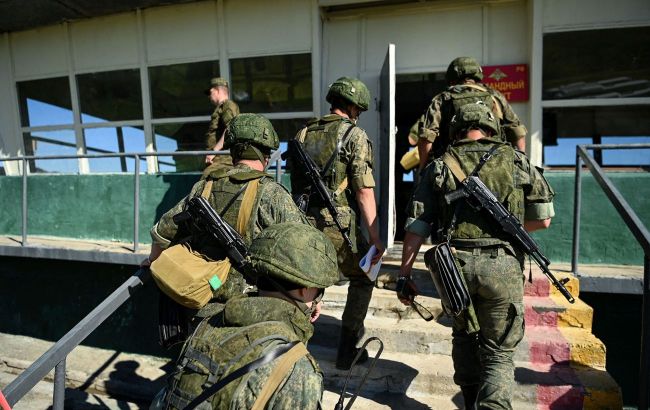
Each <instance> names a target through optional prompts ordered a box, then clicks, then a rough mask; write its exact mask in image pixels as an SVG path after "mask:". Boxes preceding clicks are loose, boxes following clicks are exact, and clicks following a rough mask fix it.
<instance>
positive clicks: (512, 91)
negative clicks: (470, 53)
mask: <svg viewBox="0 0 650 410" xmlns="http://www.w3.org/2000/svg"><path fill="white" fill-rule="evenodd" d="M483 83H484V84H487V85H489V86H490V87H492V88H494V89H496V90H499V91H501V93H502V94H503V95H505V96H506V98H507V99H508V101H510V102H517V101H528V64H511V65H493V66H487V67H486V66H483Z"/></svg>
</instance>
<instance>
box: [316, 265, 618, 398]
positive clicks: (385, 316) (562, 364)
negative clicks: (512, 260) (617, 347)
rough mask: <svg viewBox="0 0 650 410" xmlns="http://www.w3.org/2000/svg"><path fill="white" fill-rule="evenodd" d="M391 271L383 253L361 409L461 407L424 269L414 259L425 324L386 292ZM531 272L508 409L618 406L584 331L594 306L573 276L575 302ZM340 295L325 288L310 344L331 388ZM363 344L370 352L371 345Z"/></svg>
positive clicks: (338, 289)
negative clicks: (427, 316) (372, 359)
mask: <svg viewBox="0 0 650 410" xmlns="http://www.w3.org/2000/svg"><path fill="white" fill-rule="evenodd" d="M418 260H421V258H418ZM398 269H399V261H398V260H397V255H390V254H389V255H387V257H386V258H385V261H384V264H383V265H382V271H381V273H380V276H379V278H378V287H379V288H376V289H375V290H374V293H373V298H372V301H371V305H370V308H369V311H368V316H367V317H366V320H365V327H366V334H365V337H370V336H377V337H379V338H380V339H381V340H382V341H383V343H384V351H383V353H382V355H381V357H380V359H379V360H378V361H377V363H376V365H375V368H374V369H373V370H372V373H371V374H370V376H369V377H368V380H367V381H366V384H365V385H364V386H363V388H362V392H361V394H360V397H363V398H364V399H366V400H369V401H370V402H371V403H374V405H375V406H376V407H373V406H370V407H361V408H368V409H371V408H383V407H382V406H388V407H389V408H399V409H422V408H433V409H443V410H444V409H459V408H463V401H462V396H461V394H460V390H459V388H458V387H457V386H456V385H455V384H454V382H453V363H452V360H451V321H450V320H449V318H448V317H446V316H445V315H444V314H443V312H442V308H441V305H440V300H439V299H438V297H437V295H436V292H435V289H434V288H433V284H432V282H431V279H430V277H429V273H428V271H426V268H425V267H424V264H423V263H421V262H420V263H416V265H415V266H414V270H413V277H414V280H415V281H416V283H417V285H418V287H419V289H420V291H421V292H422V295H421V296H418V299H417V300H418V301H419V302H420V303H421V304H422V305H424V306H425V307H427V309H429V310H430V311H431V313H433V315H434V317H435V318H436V319H435V320H433V321H431V322H425V321H424V320H423V319H421V318H420V316H418V315H417V314H416V313H415V312H414V311H413V309H411V308H408V307H406V306H404V305H402V304H401V303H400V302H399V301H398V300H397V297H396V296H395V292H394V291H393V290H391V289H394V285H395V278H396V276H397V272H398ZM526 274H528V272H526ZM532 274H533V282H532V283H528V282H526V288H525V298H524V304H525V308H526V311H525V319H526V335H525V337H524V340H523V341H522V343H521V344H520V346H519V348H518V351H517V353H516V354H515V365H516V370H515V380H516V387H515V390H514V392H513V401H514V402H513V406H514V408H515V409H549V408H551V409H554V410H558V409H620V408H622V406H623V404H622V398H621V392H620V388H619V387H618V385H617V384H616V382H615V381H614V380H613V379H612V378H611V376H610V375H609V374H608V373H607V371H606V369H605V346H604V345H603V343H602V342H601V341H600V340H599V339H597V338H596V337H595V336H594V335H593V334H592V333H591V324H592V317H593V310H592V309H591V307H589V306H588V305H586V304H585V303H584V302H582V301H581V300H580V299H579V298H578V296H579V282H578V280H577V279H576V278H574V277H571V278H570V279H571V280H570V282H569V283H568V284H567V285H566V286H567V288H569V290H570V291H571V293H572V294H573V295H574V296H575V297H576V302H575V304H569V303H568V302H567V301H566V300H565V299H564V298H563V297H562V295H560V294H559V293H558V292H557V291H556V290H555V289H551V288H552V286H551V285H550V283H549V281H548V279H547V278H546V276H544V274H543V273H542V272H541V271H540V270H539V269H538V268H537V269H536V267H535V266H533V269H532ZM562 275H563V274H562V273H558V274H557V277H558V278H559V277H563V276H562ZM346 295H347V286H334V287H331V288H329V289H328V290H327V291H326V293H325V297H324V302H325V305H324V308H323V314H322V315H321V318H320V319H319V321H318V322H317V325H316V332H315V335H314V337H313V338H312V340H311V342H310V344H309V350H310V351H311V352H312V354H313V355H314V356H315V357H316V358H317V359H318V361H319V363H320V364H321V367H322V369H323V371H324V373H325V380H326V385H327V388H328V390H330V391H334V392H337V391H339V390H340V389H341V386H342V385H343V383H344V381H345V376H346V372H344V371H340V370H337V369H336V368H335V366H334V360H335V357H336V344H337V342H338V331H339V326H340V317H341V314H342V311H343V307H344V305H345V299H346ZM369 348H370V349H369V350H370V351H371V353H372V354H374V352H375V350H373V349H377V345H376V344H375V345H374V346H373V345H372V344H371V345H370V346H369ZM367 368H368V365H367V364H364V365H361V366H358V367H357V368H355V369H354V370H353V373H352V377H351V381H350V386H351V387H349V388H348V392H353V391H354V390H355V389H356V385H357V384H358V383H359V381H360V379H361V377H362V376H363V374H364V373H365V371H366V370H367ZM356 407H357V404H356V403H355V408H356Z"/></svg>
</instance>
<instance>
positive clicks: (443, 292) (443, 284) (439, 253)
mask: <svg viewBox="0 0 650 410" xmlns="http://www.w3.org/2000/svg"><path fill="white" fill-rule="evenodd" d="M424 262H425V264H426V265H427V268H428V269H429V272H430V273H431V279H432V280H433V284H434V285H435V287H436V290H437V291H438V295H439V296H440V301H441V302H442V308H443V309H444V310H445V313H447V314H448V315H452V316H458V315H460V314H461V313H462V312H463V311H464V310H466V309H467V308H468V307H469V306H470V305H471V304H472V300H471V299H470V296H469V291H468V290H467V285H466V284H465V279H464V278H463V274H462V273H461V271H460V267H459V266H458V263H457V262H456V259H455V258H454V255H453V253H452V250H451V247H450V246H449V243H447V242H443V243H440V244H438V245H436V246H434V247H433V248H431V249H429V250H428V251H427V252H426V253H425V254H424Z"/></svg>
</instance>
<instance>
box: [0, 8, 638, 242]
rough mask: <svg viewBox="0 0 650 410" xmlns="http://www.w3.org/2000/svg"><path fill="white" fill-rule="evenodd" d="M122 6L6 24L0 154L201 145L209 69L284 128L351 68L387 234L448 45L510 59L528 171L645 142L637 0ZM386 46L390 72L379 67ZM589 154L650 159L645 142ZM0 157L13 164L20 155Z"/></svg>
mask: <svg viewBox="0 0 650 410" xmlns="http://www.w3.org/2000/svg"><path fill="white" fill-rule="evenodd" d="M9 3H11V2H9ZM72 3H74V2H72ZM131 3H132V4H131V5H130V6H128V7H127V8H128V10H122V11H119V12H118V11H114V12H111V13H108V12H106V11H102V12H99V11H98V12H96V13H94V14H95V15H92V16H90V17H86V18H77V19H72V20H70V21H64V22H60V21H58V20H61V19H65V18H69V17H65V16H63V15H60V16H58V18H57V16H53V17H52V18H53V19H55V20H57V21H56V22H53V23H49V24H37V23H31V24H30V23H29V22H27V23H25V24H24V25H23V27H21V29H19V30H16V29H8V28H5V29H4V30H3V31H4V33H3V34H2V39H1V41H0V95H3V96H4V97H3V98H2V99H0V156H2V157H5V158H6V157H15V156H24V155H36V156H43V155H46V156H47V155H84V154H109V155H110V154H114V153H128V152H150V153H154V152H157V151H158V152H176V151H184V150H201V149H204V147H205V145H204V133H205V130H206V129H207V124H208V121H209V115H210V112H211V111H212V107H211V105H210V104H209V102H208V100H207V98H206V97H205V95H204V94H203V91H204V89H205V88H206V84H207V83H208V79H209V78H210V77H212V76H217V75H219V76H222V77H225V78H227V79H228V80H229V81H230V83H231V98H232V99H234V100H235V101H236V102H237V103H238V104H239V105H240V107H241V110H242V112H258V113H262V114H264V115H266V116H268V117H269V118H270V119H271V120H272V121H273V123H274V125H275V127H276V128H277V130H278V133H279V134H280V136H281V139H282V140H287V139H288V138H291V137H292V136H293V135H294V134H295V132H296V130H297V129H298V128H299V127H300V126H301V125H302V124H304V122H305V121H306V120H307V119H309V118H311V117H314V116H320V115H322V114H323V113H325V112H326V111H327V109H328V105H327V103H326V102H325V101H324V96H325V94H326V92H327V87H328V84H330V83H331V82H332V81H333V80H334V79H336V78H337V77H339V76H342V75H349V76H356V77H359V78H361V79H362V80H363V81H364V82H366V84H367V85H368V86H369V88H370V91H371V93H372V95H373V101H372V103H371V107H370V109H369V110H368V112H367V113H364V114H363V115H362V116H361V119H360V126H362V127H363V128H365V129H366V130H367V132H368V135H369V136H370V137H371V139H372V140H373V146H374V148H375V156H376V170H375V172H376V177H377V179H378V180H380V181H381V183H380V184H379V187H378V190H377V191H378V195H379V197H380V198H381V202H382V206H383V207H384V208H386V209H390V208H391V207H392V206H394V209H395V210H394V211H393V213H394V214H396V215H397V217H396V221H393V222H390V221H389V220H390V219H391V218H390V217H389V216H388V215H389V214H390V211H387V212H386V213H385V215H384V216H383V219H384V221H383V222H382V224H383V225H387V224H389V222H390V224H392V225H391V228H390V229H386V228H385V229H384V231H385V232H391V231H393V232H395V231H399V229H396V228H395V226H401V209H403V206H404V204H405V201H406V197H407V194H408V192H410V189H411V186H412V174H409V173H408V172H406V171H404V170H402V169H401V168H400V166H399V164H398V162H399V158H400V157H401V156H402V155H403V154H404V153H405V152H406V151H407V150H408V149H409V146H408V144H407V142H406V138H405V136H406V133H407V132H408V129H409V128H410V126H411V124H412V123H413V122H414V121H415V120H416V119H417V117H418V116H419V115H420V114H421V113H422V112H424V110H425V109H426V107H427V104H428V102H429V101H430V99H431V97H432V96H433V95H434V94H435V93H436V92H438V91H440V90H441V89H443V88H444V86H445V84H444V72H445V70H446V68H447V65H448V64H449V62H450V61H451V60H452V59H453V58H455V57H457V56H461V55H469V56H473V57H475V58H476V59H477V60H478V61H479V62H480V63H481V64H482V65H483V66H485V67H490V68H491V69H493V70H499V72H500V73H501V74H503V73H504V72H505V73H507V72H508V71H507V68H508V67H512V66H513V65H516V66H518V67H523V70H525V73H524V74H523V75H521V76H520V79H521V81H520V82H521V84H519V85H518V87H519V86H520V88H522V89H523V91H524V92H525V96H524V97H521V96H520V97H518V98H515V99H513V101H512V106H513V108H514V110H515V111H516V112H517V114H518V115H519V116H520V118H521V119H522V121H523V122H524V123H525V124H526V126H527V127H528V130H529V135H528V137H527V153H528V155H529V156H530V158H531V159H532V161H533V162H534V163H536V164H538V165H545V166H547V167H552V166H559V167H562V166H572V165H574V164H575V154H574V153H575V148H574V147H575V145H576V144H578V143H609V142H648V141H650V139H649V137H648V136H650V115H649V114H650V49H649V48H650V46H649V44H650V3H648V2H647V1H643V0H624V1H619V2H616V3H615V5H614V4H613V3H612V2H610V1H606V0H596V1H589V0H571V1H565V0H528V1H525V0H496V1H476V0H471V1H469V0H468V1H447V0H431V1H368V0H277V1H273V2H268V1H263V0H246V1H230V0H211V1H198V2H186V1H182V2H172V3H175V4H171V5H165V6H157V5H156V3H157V2H151V1H149V2H145V1H136V0H134V1H133V2H131ZM145 6H146V7H145ZM139 7H142V8H139ZM33 12H35V13H38V9H35V11H33ZM86 14H88V13H86ZM90 14H92V13H90ZM8 27H10V28H11V26H8ZM391 44H392V45H393V46H392V49H393V50H394V67H392V71H390V72H389V75H388V76H383V77H382V75H381V73H382V67H384V64H385V60H386V56H387V51H388V50H389V48H390V47H389V46H390V45H391ZM499 80H501V79H499ZM507 81H509V80H508V79H507V78H506V80H505V82H507ZM506 88H507V87H506ZM382 89H383V94H382ZM506 91H507V89H506ZM387 107H391V109H387ZM387 117H390V118H387ZM386 124H387V125H386ZM598 159H599V161H601V163H603V164H604V165H610V166H626V167H628V166H632V167H639V166H641V167H643V166H648V165H650V153H648V150H639V151H636V152H635V153H634V154H626V155H621V154H620V153H619V152H608V153H605V154H603V155H600V156H599V158H598ZM0 160H1V158H0ZM27 164H28V166H29V168H30V169H29V171H30V172H31V173H61V172H62V173H73V174H74V173H79V174H94V173H106V172H133V168H134V159H133V158H132V157H111V158H78V159H57V160H52V159H50V160H44V159H32V160H30V161H28V163H27ZM0 166H2V171H3V172H4V173H5V174H7V175H20V174H21V162H19V161H7V160H5V161H2V162H0ZM200 167H201V160H200V158H199V157H195V158H192V157H181V156H173V155H169V156H160V157H158V156H148V157H143V158H142V159H141V165H140V168H141V169H142V170H146V171H148V172H149V173H154V172H158V171H161V172H178V171H197V170H199V169H200ZM382 190H383V192H382ZM391 204H395V205H391ZM385 235H386V236H389V237H390V236H391V235H388V234H387V233H386V234H385ZM398 237H399V233H398Z"/></svg>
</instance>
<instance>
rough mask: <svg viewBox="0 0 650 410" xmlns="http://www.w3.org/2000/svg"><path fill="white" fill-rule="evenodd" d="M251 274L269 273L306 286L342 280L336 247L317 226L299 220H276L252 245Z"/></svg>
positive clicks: (330, 283)
mask: <svg viewBox="0 0 650 410" xmlns="http://www.w3.org/2000/svg"><path fill="white" fill-rule="evenodd" d="M249 251H250V254H251V262H252V271H253V272H252V275H253V276H257V277H258V278H260V277H262V276H263V275H268V276H269V277H271V278H272V279H279V280H280V281H283V282H289V283H292V284H296V285H299V286H300V287H305V288H322V289H324V288H326V287H328V286H331V285H333V284H334V283H336V282H337V281H338V280H339V274H338V267H337V262H336V250H335V249H334V245H332V242H331V241H330V240H329V239H328V238H327V237H326V236H325V234H323V233H322V232H321V231H319V230H318V229H316V228H314V227H312V226H311V225H307V224H303V223H299V222H285V223H280V224H274V225H271V226H269V227H268V228H266V229H264V230H263V231H262V232H261V233H260V235H259V236H258V237H257V238H255V239H254V240H253V243H252V244H251V246H250V249H249Z"/></svg>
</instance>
